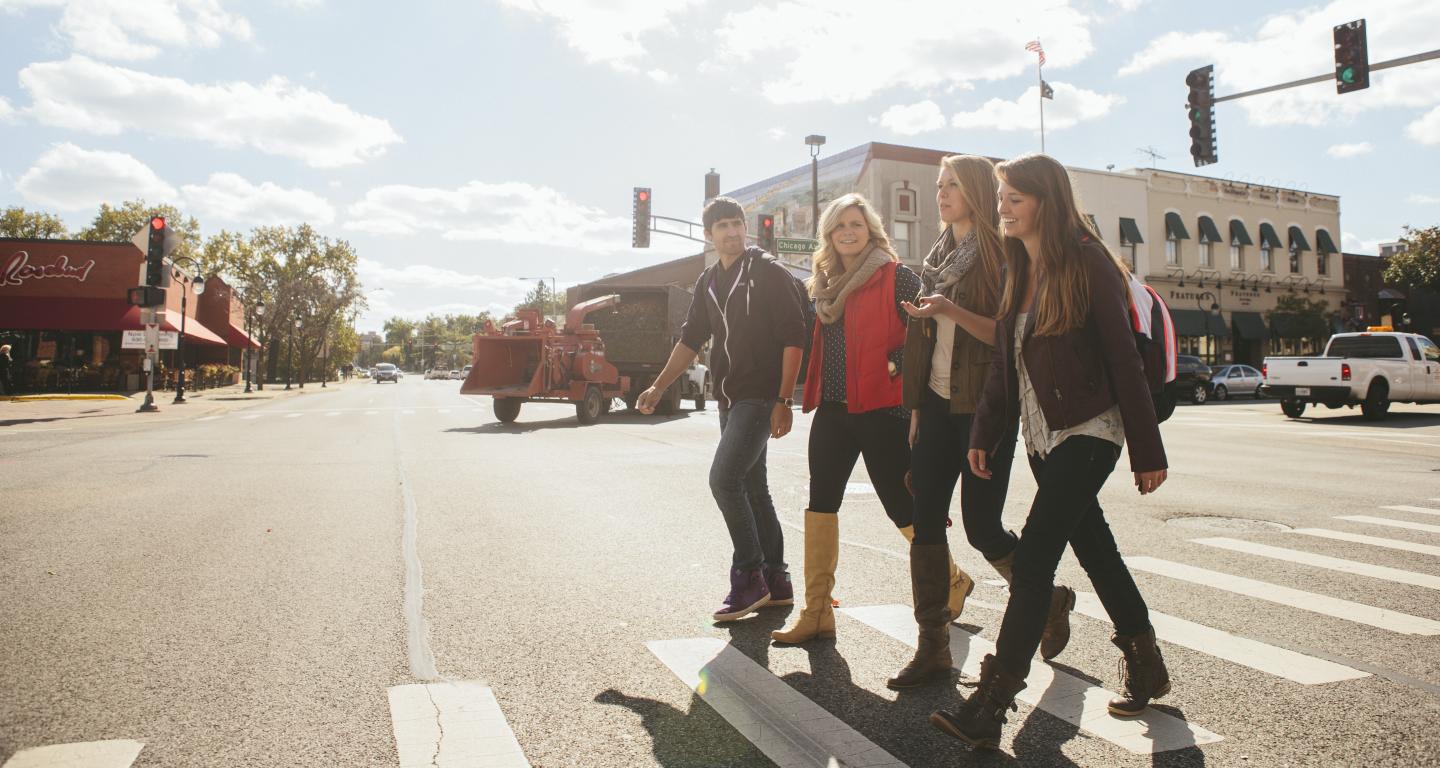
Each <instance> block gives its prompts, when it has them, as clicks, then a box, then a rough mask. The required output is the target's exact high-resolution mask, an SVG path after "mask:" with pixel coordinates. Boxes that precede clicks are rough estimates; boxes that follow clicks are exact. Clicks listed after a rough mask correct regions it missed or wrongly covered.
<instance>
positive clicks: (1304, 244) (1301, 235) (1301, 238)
mask: <svg viewBox="0 0 1440 768" xmlns="http://www.w3.org/2000/svg"><path fill="white" fill-rule="evenodd" d="M1290 250H1292V251H1308V250H1310V242H1309V241H1308V240H1306V239H1305V230H1303V229H1301V228H1299V227H1291V228H1290Z"/></svg>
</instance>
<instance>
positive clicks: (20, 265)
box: [0, 251, 95, 285]
mask: <svg viewBox="0 0 1440 768" xmlns="http://www.w3.org/2000/svg"><path fill="white" fill-rule="evenodd" d="M94 268H95V260H94V259H91V260H89V261H87V262H85V263H84V264H81V265H79V266H75V267H72V266H70V257H69V256H65V255H63V254H62V255H60V256H57V257H56V258H55V263H53V264H31V263H30V254H29V253H28V252H26V251H16V252H15V254H14V255H13V256H11V257H10V260H9V261H7V262H6V263H5V269H4V271H3V272H0V285H21V284H22V283H24V282H25V281H26V280H43V279H45V278H47V277H68V278H70V279H71V280H78V281H80V282H82V283H83V282H85V278H87V277H89V276H90V270H92V269H94Z"/></svg>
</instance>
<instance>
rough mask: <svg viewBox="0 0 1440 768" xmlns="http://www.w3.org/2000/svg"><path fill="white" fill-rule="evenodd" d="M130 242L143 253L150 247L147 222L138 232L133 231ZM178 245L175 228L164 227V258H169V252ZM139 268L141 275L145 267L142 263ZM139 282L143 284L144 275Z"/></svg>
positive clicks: (177, 235)
mask: <svg viewBox="0 0 1440 768" xmlns="http://www.w3.org/2000/svg"><path fill="white" fill-rule="evenodd" d="M130 242H131V243H132V244H133V245H134V246H135V247H136V248H139V249H140V252H141V253H145V252H146V251H148V250H149V247H150V225H149V224H146V225H145V228H144V229H142V230H140V231H139V232H136V233H135V236H134V237H132V238H130ZM178 245H180V234H179V233H178V232H176V231H175V228H174V227H166V228H165V256H166V258H169V256H170V254H171V252H173V251H174V250H175V247H176V246H178ZM140 270H141V271H140V274H142V275H143V274H145V271H144V270H145V267H144V265H143V264H142V265H141V267H140ZM140 282H141V283H142V284H143V283H144V282H145V278H144V277H141V278H140Z"/></svg>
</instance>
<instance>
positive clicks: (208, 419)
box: [196, 416, 225, 421]
mask: <svg viewBox="0 0 1440 768" xmlns="http://www.w3.org/2000/svg"><path fill="white" fill-rule="evenodd" d="M223 418H225V417H224V416H206V417H205V418H203V419H196V421H214V420H216V419H223Z"/></svg>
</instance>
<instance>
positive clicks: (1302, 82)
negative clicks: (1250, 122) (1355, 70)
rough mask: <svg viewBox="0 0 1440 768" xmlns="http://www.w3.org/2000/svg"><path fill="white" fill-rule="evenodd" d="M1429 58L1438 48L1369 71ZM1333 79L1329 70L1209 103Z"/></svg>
mask: <svg viewBox="0 0 1440 768" xmlns="http://www.w3.org/2000/svg"><path fill="white" fill-rule="evenodd" d="M1431 59H1440V49H1437V50H1434V51H1428V52H1426V53H1417V54H1415V55H1414V56H1402V57H1400V58H1398V59H1391V60H1389V61H1382V62H1380V63H1378V64H1371V65H1370V71H1371V72H1375V71H1377V70H1381V69H1391V68H1393V67H1403V66H1405V65H1406V64H1418V63H1419V62H1422V61H1430V60H1431ZM1334 79H1335V73H1334V72H1329V73H1326V74H1323V75H1316V76H1315V77H1307V78H1305V79H1304V80H1292V81H1290V82H1288V83H1281V84H1279V85H1271V86H1267V87H1265V88H1256V89H1255V90H1253V91H1243V92H1241V93H1232V94H1230V95H1229V96H1217V97H1215V100H1214V101H1213V102H1211V103H1212V104H1219V103H1220V102H1222V101H1234V100H1236V99H1243V98H1245V97H1246V96H1259V95H1260V94H1262V93H1270V92H1272V91H1283V90H1285V89H1287V88H1295V87H1298V86H1301V85H1310V84H1311V83H1323V82H1326V81H1327V80H1334Z"/></svg>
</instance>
